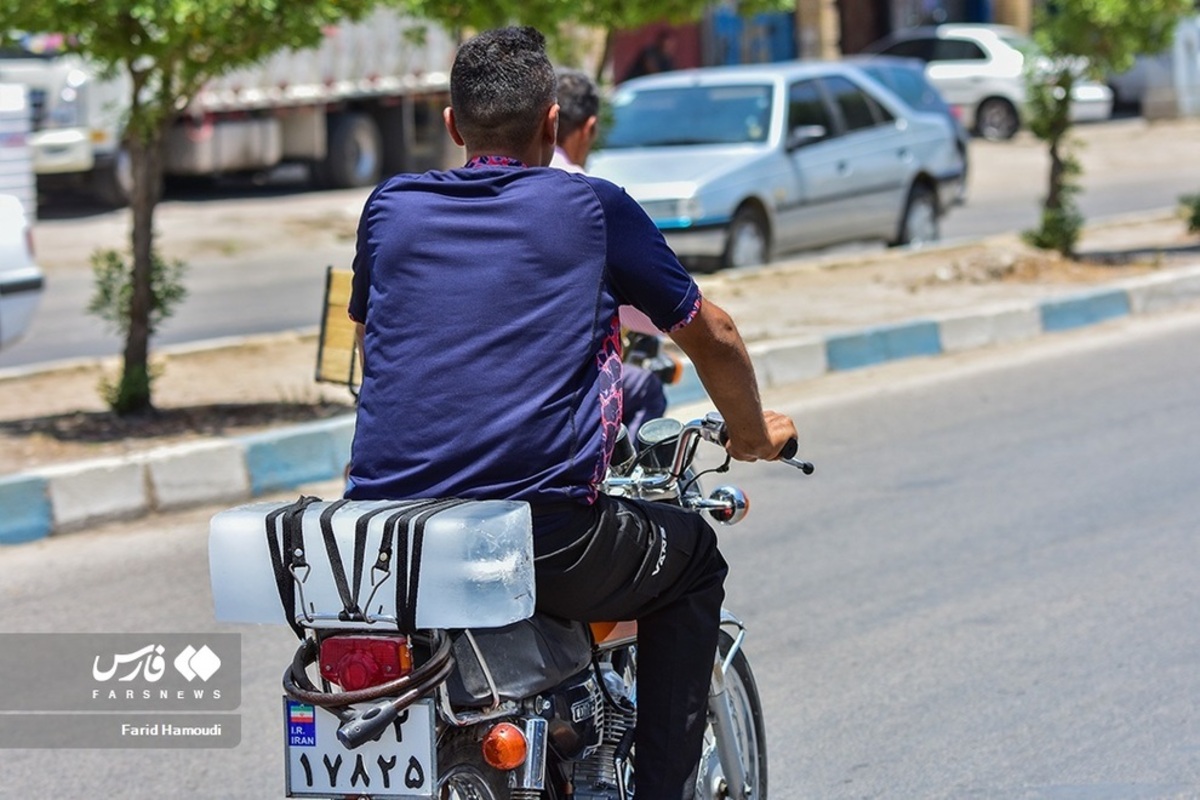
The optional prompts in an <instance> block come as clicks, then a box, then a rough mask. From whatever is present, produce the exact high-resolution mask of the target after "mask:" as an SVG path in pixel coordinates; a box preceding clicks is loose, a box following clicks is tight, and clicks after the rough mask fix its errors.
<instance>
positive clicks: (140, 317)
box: [113, 130, 163, 415]
mask: <svg viewBox="0 0 1200 800" xmlns="http://www.w3.org/2000/svg"><path fill="white" fill-rule="evenodd" d="M162 140H163V135H162V132H161V131H159V130H155V131H152V132H149V133H147V134H146V135H144V136H138V135H133V136H130V137H129V156H130V163H131V166H132V169H133V196H132V198H131V202H130V208H131V211H132V213H133V231H132V234H131V237H132V242H131V243H132V245H133V281H132V284H133V292H132V297H131V299H130V305H129V331H128V333H127V334H126V337H125V353H124V357H125V363H124V369H123V371H122V373H121V383H120V386H119V387H118V393H117V398H116V402H115V403H114V405H113V408H114V410H115V411H116V412H117V413H118V414H121V415H128V414H144V413H147V412H149V411H151V410H152V409H153V403H152V398H151V393H150V378H151V376H150V319H151V314H152V312H153V311H154V289H153V283H152V279H153V273H154V262H153V258H154V208H155V206H156V205H157V203H158V193H157V187H158V186H159V184H160V182H161V180H162Z"/></svg>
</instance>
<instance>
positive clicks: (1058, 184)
mask: <svg viewBox="0 0 1200 800" xmlns="http://www.w3.org/2000/svg"><path fill="white" fill-rule="evenodd" d="M1192 4H1193V0H1052V1H1051V2H1048V3H1046V4H1044V5H1039V6H1038V8H1037V11H1036V13H1035V17H1034V33H1033V37H1034V41H1035V42H1036V43H1037V45H1038V48H1039V50H1040V56H1039V57H1030V58H1028V59H1027V63H1026V83H1027V85H1028V89H1029V97H1028V113H1029V117H1030V120H1029V127H1030V131H1031V132H1032V133H1033V134H1034V135H1035V136H1037V137H1038V138H1039V139H1041V140H1042V141H1044V142H1046V144H1047V146H1048V149H1049V155H1050V174H1049V178H1048V181H1047V192H1046V197H1045V199H1044V200H1043V204H1042V219H1041V225H1040V227H1039V228H1038V229H1036V230H1033V231H1029V232H1028V233H1027V234H1026V239H1027V240H1028V241H1030V242H1031V243H1033V244H1034V245H1036V246H1038V247H1042V248H1045V249H1053V250H1058V251H1059V252H1061V253H1062V254H1063V255H1066V256H1073V255H1074V252H1075V244H1076V242H1077V241H1078V239H1079V234H1080V231H1081V229H1082V226H1083V215H1082V214H1081V213H1080V211H1079V208H1078V205H1077V204H1076V202H1075V197H1076V195H1078V193H1079V185H1078V178H1079V176H1080V175H1081V174H1082V169H1081V167H1080V164H1079V161H1078V159H1077V158H1076V157H1075V155H1074V143H1073V142H1072V140H1071V139H1070V131H1071V117H1070V104H1071V94H1072V90H1073V88H1074V87H1075V85H1076V83H1078V82H1079V80H1081V79H1082V78H1085V77H1088V78H1092V79H1095V80H1100V81H1103V80H1104V79H1105V77H1106V76H1108V75H1110V74H1114V73H1119V72H1124V71H1125V70H1127V69H1129V67H1130V66H1132V65H1133V60H1134V58H1135V57H1136V56H1137V55H1139V54H1141V53H1147V54H1151V53H1158V52H1161V51H1162V50H1163V49H1165V48H1166V47H1167V46H1169V45H1170V44H1171V40H1172V37H1173V36H1174V33H1175V25H1176V23H1177V22H1178V21H1179V19H1180V18H1181V17H1182V16H1183V15H1184V14H1186V13H1188V12H1189V11H1190V10H1191V8H1192ZM1031 55H1032V54H1031Z"/></svg>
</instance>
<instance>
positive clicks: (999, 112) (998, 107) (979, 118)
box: [975, 97, 1021, 142]
mask: <svg viewBox="0 0 1200 800" xmlns="http://www.w3.org/2000/svg"><path fill="white" fill-rule="evenodd" d="M1020 127H1021V118H1020V117H1018V116H1017V109H1016V108H1014V107H1013V104H1012V103H1010V102H1008V101H1007V100H1005V99H1004V98H1003V97H989V98H988V99H987V100H984V101H983V102H982V103H980V104H979V111H977V112H976V114H975V130H976V131H978V133H979V135H980V136H982V137H983V138H985V139H987V140H988V141H991V142H1002V141H1005V140H1007V139H1011V138H1012V137H1014V136H1016V135H1017V130H1018V129H1019V128H1020Z"/></svg>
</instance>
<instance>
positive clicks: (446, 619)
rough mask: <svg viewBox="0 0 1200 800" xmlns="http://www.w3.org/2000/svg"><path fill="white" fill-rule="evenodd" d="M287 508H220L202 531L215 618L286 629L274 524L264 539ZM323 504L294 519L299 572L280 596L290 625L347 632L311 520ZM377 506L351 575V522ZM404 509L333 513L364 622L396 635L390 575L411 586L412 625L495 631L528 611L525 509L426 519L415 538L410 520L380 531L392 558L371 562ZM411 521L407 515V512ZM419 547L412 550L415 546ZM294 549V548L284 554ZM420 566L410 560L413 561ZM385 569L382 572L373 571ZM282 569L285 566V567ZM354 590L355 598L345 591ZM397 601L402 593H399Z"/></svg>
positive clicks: (506, 504) (363, 506)
mask: <svg viewBox="0 0 1200 800" xmlns="http://www.w3.org/2000/svg"><path fill="white" fill-rule="evenodd" d="M288 505H291V504H289V503H278V502H273V503H251V504H248V505H243V506H238V507H237V508H231V509H228V510H226V511H222V512H220V513H219V514H217V515H216V516H215V517H213V519H212V522H211V524H210V527H209V542H208V549H209V571H210V575H211V579H212V592H213V603H214V606H215V612H216V618H217V619H218V620H221V621H224V622H267V623H286V622H287V621H288V620H287V618H286V614H285V611H284V603H283V601H282V599H281V597H280V590H279V588H278V585H277V582H276V573H275V569H274V567H273V563H272V554H271V551H272V548H276V549H277V552H279V554H280V557H281V559H282V563H283V564H284V565H286V564H287V563H289V558H290V555H291V554H288V553H283V552H282V544H283V533H282V528H283V526H282V524H280V522H281V521H279V520H277V521H276V524H275V525H273V526H272V530H271V533H270V535H268V533H267V518H268V515H269V514H271V512H274V511H276V510H278V509H281V508H283V507H285V506H288ZM330 505H331V503H330V502H326V501H319V502H315V503H313V504H311V505H310V506H308V507H307V508H306V509H305V510H304V512H303V516H302V522H301V529H300V530H301V532H302V535H301V537H300V539H299V542H300V545H299V546H300V548H301V549H302V555H303V558H302V561H303V564H305V565H306V566H304V567H302V568H299V569H295V570H294V572H293V573H289V574H287V575H286V578H287V579H286V583H285V585H286V587H287V589H286V591H291V592H293V593H294V597H295V601H294V602H295V612H296V620H297V621H298V622H301V624H304V625H309V626H313V627H321V628H337V627H343V626H349V625H354V626H355V627H361V626H362V624H363V623H362V621H359V622H357V623H353V622H351V621H348V620H345V619H339V613H340V612H343V611H344V609H345V604H344V603H343V600H342V597H341V596H340V595H339V592H338V586H337V581H336V580H335V577H334V576H335V571H334V568H333V566H332V562H331V559H330V556H329V550H328V546H327V544H326V541H325V536H324V535H323V534H322V530H321V524H320V519H321V515H322V512H324V511H325V510H326V509H328V508H329V507H330ZM380 508H388V510H386V511H382V512H379V513H376V514H375V515H374V516H372V517H371V518H370V520H369V522H368V523H367V525H366V531H365V537H364V542H363V544H362V546H361V550H360V552H361V554H362V555H361V557H360V559H359V560H358V561H357V565H358V570H357V572H358V578H357V581H356V577H355V572H356V569H355V566H356V558H355V537H356V528H357V527H358V521H359V519H360V518H361V517H363V516H364V515H368V514H370V512H372V511H376V510H377V509H380ZM404 508H405V506H404V505H403V504H395V503H388V502H382V501H370V502H367V501H355V502H350V503H347V504H346V505H344V506H343V507H342V508H340V509H338V510H336V511H335V512H333V514H332V517H331V518H330V527H331V530H332V538H333V541H334V543H335V545H336V552H337V554H338V555H339V556H340V559H341V563H342V565H343V570H344V574H345V576H346V586H347V590H348V591H349V592H350V594H351V596H352V598H353V600H354V605H357V606H358V607H359V609H360V610H361V611H362V613H363V615H364V617H365V619H366V621H369V622H371V623H373V624H374V623H378V624H380V625H381V626H384V627H387V628H390V629H393V630H394V629H395V627H396V625H397V624H398V620H401V619H403V615H402V613H401V611H402V609H401V608H399V607H398V606H399V605H403V602H401V601H398V599H397V592H396V578H397V575H398V574H399V575H400V576H401V580H402V581H403V584H402V586H403V587H405V588H406V589H411V587H412V586H413V585H414V583H415V585H416V587H417V588H416V591H415V593H414V594H415V627H418V628H466V627H478V628H487V627H499V626H502V625H508V624H509V623H512V622H516V621H518V620H521V619H525V618H527V617H529V616H531V615H532V614H533V607H534V580H533V534H532V517H531V514H530V510H529V506H528V505H527V504H525V503H519V502H512V501H505V500H478V501H470V502H466V503H462V504H461V505H456V506H453V507H450V508H446V509H444V510H441V511H437V512H436V513H433V514H432V515H431V516H429V517H428V519H427V520H426V521H425V523H424V530H423V535H419V534H418V531H417V524H416V522H415V521H413V520H411V519H410V520H409V521H408V524H407V527H406V528H405V526H403V525H401V529H400V530H391V531H388V540H389V541H390V543H391V553H390V554H389V555H388V557H387V558H386V559H384V560H383V561H382V562H381V560H380V558H379V554H380V552H381V544H383V542H384V534H385V528H386V527H387V520H388V519H389V517H392V516H393V515H395V514H396V513H397V512H398V511H400V510H403V509H404ZM409 516H410V517H411V516H412V515H409ZM418 542H419V544H418ZM292 549H293V550H294V549H296V548H292ZM414 559H416V561H414ZM418 562H419V563H418ZM380 563H388V564H389V565H390V566H389V568H388V569H386V570H383V569H379V568H378V565H379V564H380ZM285 570H286V566H285ZM356 583H357V584H358V591H357V594H355V593H354V588H353V587H354V586H355V584H356ZM401 594H402V595H404V594H405V592H401Z"/></svg>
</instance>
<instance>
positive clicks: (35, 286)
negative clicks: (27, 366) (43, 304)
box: [0, 194, 44, 350]
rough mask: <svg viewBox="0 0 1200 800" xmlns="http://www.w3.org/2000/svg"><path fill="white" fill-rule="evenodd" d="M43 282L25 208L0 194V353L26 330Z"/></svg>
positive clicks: (12, 197)
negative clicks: (34, 254) (34, 256)
mask: <svg viewBox="0 0 1200 800" xmlns="http://www.w3.org/2000/svg"><path fill="white" fill-rule="evenodd" d="M43 283H44V279H43V277H42V270H41V269H40V268H39V267H38V265H37V263H36V262H35V261H34V260H33V237H32V235H31V234H30V229H29V222H28V220H27V219H26V217H25V209H24V208H22V207H21V201H20V200H19V199H18V198H17V197H16V196H15V195H11V194H0V350H2V349H4V348H5V347H8V346H9V345H11V344H12V343H13V342H15V341H17V339H20V338H21V337H22V336H24V335H25V331H26V330H28V329H29V323H30V322H31V321H32V320H33V312H34V311H35V310H36V309H37V304H38V301H39V300H40V299H41V296H42V287H43Z"/></svg>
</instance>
